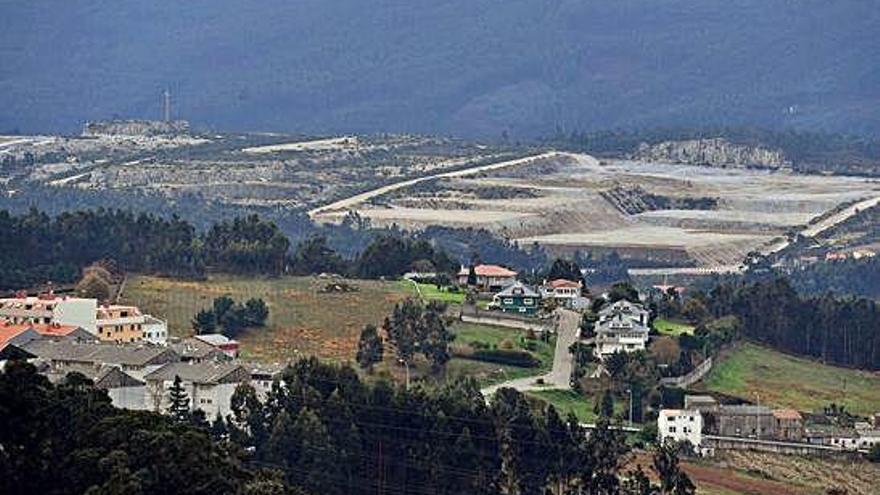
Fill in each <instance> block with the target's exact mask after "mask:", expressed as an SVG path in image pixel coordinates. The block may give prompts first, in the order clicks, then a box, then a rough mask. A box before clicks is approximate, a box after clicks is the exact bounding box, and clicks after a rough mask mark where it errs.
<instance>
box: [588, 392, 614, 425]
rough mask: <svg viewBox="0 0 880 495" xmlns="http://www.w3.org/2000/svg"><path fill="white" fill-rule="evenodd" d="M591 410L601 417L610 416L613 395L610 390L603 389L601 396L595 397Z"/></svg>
mask: <svg viewBox="0 0 880 495" xmlns="http://www.w3.org/2000/svg"><path fill="white" fill-rule="evenodd" d="M593 412H594V413H596V414H597V415H598V416H599V417H601V418H610V417H611V416H612V415H613V414H614V396H612V395H611V390H609V389H607V388H606V389H605V391H604V392H603V393H602V395H601V396H597V397H596V402H595V404H594V405H593Z"/></svg>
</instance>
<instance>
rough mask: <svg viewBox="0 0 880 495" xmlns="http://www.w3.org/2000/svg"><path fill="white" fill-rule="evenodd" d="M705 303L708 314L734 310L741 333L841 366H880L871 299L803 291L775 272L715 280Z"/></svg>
mask: <svg viewBox="0 0 880 495" xmlns="http://www.w3.org/2000/svg"><path fill="white" fill-rule="evenodd" d="M697 298H698V299H701V298H702V296H697ZM704 303H705V306H706V308H708V310H709V312H710V313H711V315H712V316H714V317H716V318H721V317H725V316H735V317H736V318H737V320H738V321H739V323H740V325H739V328H740V331H741V332H742V335H743V336H744V337H746V338H749V339H752V340H755V341H757V342H760V343H763V344H766V345H769V346H770V347H773V348H774V349H778V350H781V351H784V352H790V353H793V354H800V355H803V356H811V357H814V358H818V359H821V360H822V361H823V362H827V363H830V364H836V365H839V366H847V367H854V368H863V369H869V370H877V369H880V306H878V304H877V303H876V302H875V301H874V300H871V299H865V298H856V297H852V296H850V297H834V296H832V295H830V294H825V295H821V296H801V295H799V294H798V293H797V291H795V289H794V288H793V287H792V286H791V284H790V283H789V282H788V281H787V280H785V279H781V278H777V279H775V280H771V281H765V282H757V283H752V284H744V283H736V284H721V285H718V286H717V287H715V288H714V289H712V290H711V291H709V292H708V294H707V295H706V296H705V301H704Z"/></svg>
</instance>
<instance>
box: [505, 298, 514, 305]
mask: <svg viewBox="0 0 880 495" xmlns="http://www.w3.org/2000/svg"><path fill="white" fill-rule="evenodd" d="M504 304H513V298H512V297H505V298H504Z"/></svg>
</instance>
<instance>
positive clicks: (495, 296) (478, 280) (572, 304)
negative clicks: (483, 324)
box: [457, 264, 589, 315]
mask: <svg viewBox="0 0 880 495" xmlns="http://www.w3.org/2000/svg"><path fill="white" fill-rule="evenodd" d="M471 270H473V272H471ZM518 275H519V274H518V273H517V272H515V271H513V270H509V269H507V268H504V267H503V266H498V265H485V264H484V265H476V266H474V267H472V268H471V267H464V266H463V267H461V270H460V271H459V272H458V275H457V281H458V284H459V285H460V286H462V287H469V288H472V289H474V290H476V291H477V292H480V293H482V294H487V295H491V296H492V303H491V304H490V305H489V308H490V309H494V310H498V311H501V312H503V313H511V314H519V315H535V314H537V313H538V311H539V310H540V309H541V304H542V303H546V302H547V301H554V302H555V303H556V305H557V306H562V307H566V308H573V309H579V308H584V307H586V306H587V305H588V304H589V299H587V298H586V297H585V296H584V284H583V281H582V280H566V279H555V280H547V281H545V282H544V283H543V284H541V285H539V286H537V287H533V286H530V285H528V284H525V283H523V282H521V281H519V280H518V278H517V277H518ZM471 278H472V279H473V280H470V279H471ZM469 282H470V283H469Z"/></svg>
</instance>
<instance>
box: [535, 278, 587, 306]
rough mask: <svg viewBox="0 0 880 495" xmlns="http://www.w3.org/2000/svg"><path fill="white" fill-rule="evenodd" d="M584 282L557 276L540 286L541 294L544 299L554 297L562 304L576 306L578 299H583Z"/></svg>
mask: <svg viewBox="0 0 880 495" xmlns="http://www.w3.org/2000/svg"><path fill="white" fill-rule="evenodd" d="M583 288H584V286H583V282H576V281H574V280H566V279H564V278H557V279H555V280H550V281H549V282H548V281H545V282H544V284H543V285H541V287H540V291H541V296H542V297H543V298H544V299H553V300H555V301H556V302H557V303H559V304H560V305H561V306H565V307H567V308H572V307H575V306H576V305H577V304H576V301H578V300H580V299H583Z"/></svg>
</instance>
